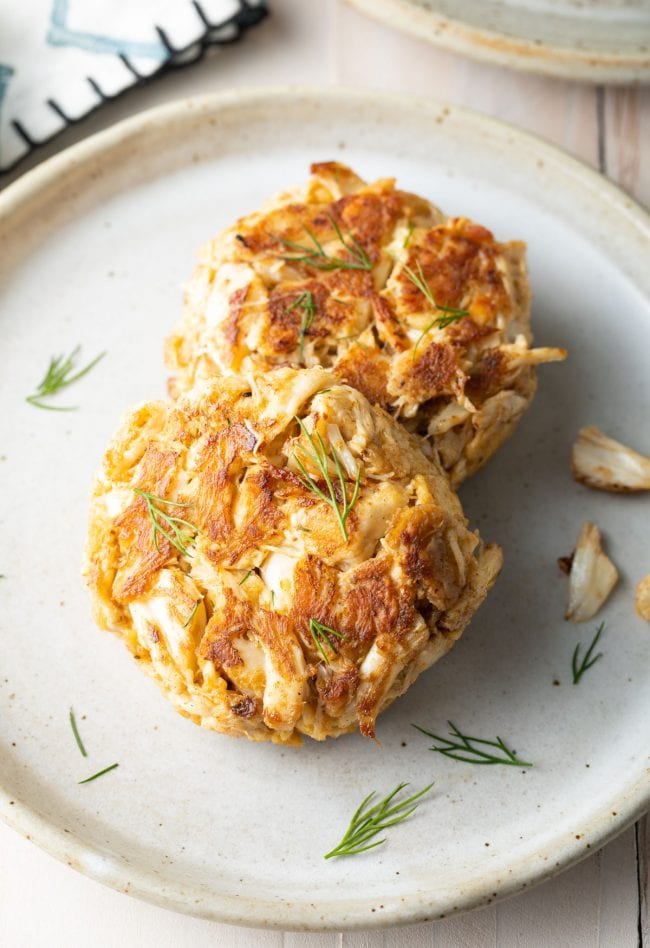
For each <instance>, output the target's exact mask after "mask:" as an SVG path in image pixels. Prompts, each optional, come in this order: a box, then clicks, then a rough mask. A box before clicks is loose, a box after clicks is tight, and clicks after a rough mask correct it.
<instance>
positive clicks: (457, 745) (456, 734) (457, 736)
mask: <svg viewBox="0 0 650 948" xmlns="http://www.w3.org/2000/svg"><path fill="white" fill-rule="evenodd" d="M447 724H448V725H449V727H450V730H451V737H440V736H439V735H438V734H433V733H432V732H431V731H426V730H425V729H424V728H423V727H419V726H418V725H417V724H414V725H413V727H414V728H415V729H416V730H418V731H420V733H421V734H426V736H427V737H431V738H433V740H434V741H437V742H438V743H439V744H441V745H442V746H441V747H436V746H434V747H430V748H429V750H432V751H437V752H438V753H439V754H444V755H445V757H451V758H452V760H462V761H464V762H465V763H467V764H506V765H507V766H510V767H532V766H533V765H532V764H531V763H529V762H528V761H525V760H519V758H518V757H517V756H516V754H515V753H514V751H511V750H510V749H509V748H508V747H506V745H505V743H504V742H503V741H502V740H501V738H500V737H497V739H496V740H494V741H489V740H485V738H482V737H469V735H467V734H461V732H460V731H459V730H458V728H457V727H456V725H455V724H452V723H451V721H447ZM479 745H480V746H479ZM484 747H493V748H495V749H496V750H497V751H498V752H499V755H500V756H499V755H497V754H494V753H490V752H489V751H486V750H483V748H484Z"/></svg>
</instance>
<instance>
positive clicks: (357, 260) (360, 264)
mask: <svg viewBox="0 0 650 948" xmlns="http://www.w3.org/2000/svg"><path fill="white" fill-rule="evenodd" d="M330 223H331V225H332V227H333V228H334V231H335V233H336V236H337V237H338V239H339V242H340V244H341V245H342V246H343V247H344V248H345V249H346V250H347V252H348V253H349V254H350V255H351V257H352V260H345V259H343V258H342V257H333V256H331V255H330V254H328V253H327V251H326V250H325V248H324V247H323V245H322V243H321V242H320V240H319V239H318V237H316V235H315V234H312V232H311V231H310V230H308V228H307V227H305V233H306V234H307V236H308V237H309V240H310V241H311V246H310V245H309V244H299V243H296V241H295V240H287V238H286V237H280V238H279V239H280V242H281V243H283V244H284V246H285V247H288V248H289V250H296V251H298V252H299V255H298V256H290V255H286V256H282V257H281V259H282V260H287V261H290V262H293V263H307V264H309V266H310V267H313V268H314V270H368V271H369V270H372V262H371V260H370V258H369V257H368V254H367V253H366V251H365V250H364V249H363V247H362V246H361V244H360V243H359V241H358V240H357V239H356V238H355V237H353V236H352V235H350V238H349V240H346V239H345V237H344V236H343V234H342V233H341V228H340V227H339V225H338V224H337V223H336V221H335V220H334V218H333V217H330Z"/></svg>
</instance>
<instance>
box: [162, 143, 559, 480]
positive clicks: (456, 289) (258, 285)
mask: <svg viewBox="0 0 650 948" xmlns="http://www.w3.org/2000/svg"><path fill="white" fill-rule="evenodd" d="M311 171H312V176H311V178H310V179H309V180H308V182H307V183H306V184H305V185H303V186H301V187H299V188H295V189H293V190H291V191H287V192H285V193H283V194H280V195H278V196H277V197H275V198H273V199H272V200H271V201H269V202H267V203H266V204H265V205H264V206H263V207H262V209H261V210H260V211H258V212H256V213H253V214H250V215H248V217H244V218H242V219H241V220H239V221H238V222H237V223H236V224H235V226H234V227H230V228H228V229H226V230H225V231H223V233H222V234H221V235H220V236H219V237H217V238H216V239H215V240H213V241H212V242H210V243H208V244H207V245H206V246H205V247H204V248H203V250H202V251H201V255H200V263H199V266H198V267H197V269H196V271H195V273H194V275H193V277H192V279H191V280H190V282H189V283H188V285H187V288H186V296H185V306H184V314H183V317H182V319H181V321H180V323H179V325H178V326H177V327H176V329H175V331H174V332H173V334H172V335H171V336H170V337H169V339H168V340H167V344H166V349H165V358H166V363H167V367H168V369H169V372H170V375H171V379H170V392H171V393H172V395H177V394H179V393H180V392H183V391H186V390H187V389H189V388H191V387H192V385H193V384H194V383H195V382H196V381H197V380H200V379H203V378H208V377H211V376H214V375H229V374H235V373H238V372H265V371H267V370H268V369H269V368H272V367H273V366H279V365H287V364H291V365H304V366H311V365H322V366H325V367H328V368H332V369H333V371H334V372H335V373H336V375H337V376H338V378H339V379H341V380H342V381H345V382H347V383H349V384H350V385H353V386H354V387H355V388H358V389H359V391H361V392H363V394H364V395H366V397H367V398H368V399H370V401H371V402H373V403H374V404H378V405H381V406H382V407H383V408H386V409H387V410H388V411H390V412H391V413H392V414H394V415H395V416H396V417H397V418H398V419H399V420H400V421H401V422H402V423H404V424H405V425H406V427H407V428H408V429H409V430H411V431H413V432H416V433H417V434H420V435H424V436H425V437H427V438H429V439H430V440H431V442H432V443H433V444H434V445H435V447H436V449H437V451H438V453H439V456H440V459H441V462H442V464H443V467H444V468H445V470H446V471H447V472H448V473H449V475H450V477H451V480H452V483H453V484H454V485H456V484H459V483H460V482H461V481H462V480H464V478H466V477H467V476H468V475H470V474H472V473H473V472H474V471H476V470H477V469H478V468H479V467H481V465H482V464H484V463H485V461H487V460H488V458H489V457H490V456H491V455H492V454H493V453H494V452H495V451H496V450H497V448H498V447H499V445H500V444H501V443H502V442H503V441H504V440H505V439H506V438H507V437H508V436H509V435H510V434H511V433H512V431H513V430H514V427H515V425H516V424H517V422H518V420H519V418H520V417H521V416H522V414H523V412H524V411H525V409H526V408H527V407H528V405H529V404H530V401H531V399H532V397H533V395H534V392H535V387H536V375H535V367H536V366H537V365H539V364H541V363H544V362H552V361H557V360H561V359H563V358H564V357H565V355H566V353H565V351H564V350H563V349H557V348H537V349H532V348H530V346H531V341H532V337H531V332H530V312H529V311H530V291H529V287H528V279H527V274H526V261H525V245H524V244H523V243H521V242H518V241H513V242H510V243H505V244H501V243H498V242H497V241H496V240H495V239H494V237H493V235H492V234H491V233H490V231H489V230H487V229H486V228H485V227H482V226H480V225H479V224H475V223H472V222H471V221H469V220H467V219H465V218H450V219H447V218H445V216H444V215H443V214H442V213H441V211H439V210H438V209H437V208H436V207H434V206H433V205H432V204H430V203H429V202H428V201H425V200H424V199H423V198H420V197H417V196H415V195H412V194H408V193H406V192H404V191H400V190H398V189H397V188H396V187H395V183H394V181H393V180H392V179H382V180H379V181H376V182H374V184H366V183H365V182H363V181H362V180H361V179H360V178H359V177H357V175H355V174H354V173H353V172H352V171H351V170H350V169H349V168H346V167H345V166H344V165H340V164H338V163H337V162H324V163H321V164H316V165H312V169H311Z"/></svg>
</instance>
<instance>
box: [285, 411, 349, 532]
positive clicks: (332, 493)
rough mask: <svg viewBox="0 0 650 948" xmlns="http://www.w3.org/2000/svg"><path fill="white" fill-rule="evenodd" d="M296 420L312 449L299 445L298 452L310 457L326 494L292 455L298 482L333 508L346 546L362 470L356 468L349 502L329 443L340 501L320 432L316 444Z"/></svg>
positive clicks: (344, 484) (300, 462) (300, 422)
mask: <svg viewBox="0 0 650 948" xmlns="http://www.w3.org/2000/svg"><path fill="white" fill-rule="evenodd" d="M296 421H297V422H298V424H299V425H300V430H301V432H302V433H303V434H304V436H305V437H306V438H307V440H308V441H309V444H310V445H311V448H312V450H311V451H309V450H308V449H307V448H305V447H304V446H303V445H302V444H301V445H299V447H300V450H301V451H303V452H304V454H305V455H306V456H307V457H308V458H309V460H310V461H311V462H312V463H313V464H314V465H315V466H316V467H317V468H318V470H319V471H320V472H321V474H322V475H323V480H324V481H325V484H326V485H327V494H325V493H324V492H323V491H322V490H321V489H320V487H319V486H318V484H317V483H316V481H315V479H314V478H313V477H312V475H311V474H309V473H308V472H307V470H306V468H305V465H304V464H303V463H302V461H301V460H300V458H299V457H298V456H297V454H296V453H295V452H294V455H293V459H294V461H295V462H296V464H297V465H298V468H299V470H300V473H301V474H302V477H301V479H300V480H301V481H302V483H303V485H304V486H305V487H306V488H307V490H308V491H311V493H312V494H316V496H317V497H320V499H321V500H324V501H325V503H326V504H328V505H329V506H330V507H331V508H332V510H333V511H334V513H335V514H336V518H337V520H338V522H339V526H340V528H341V533H342V534H343V539H344V540H345V542H346V543H347V542H348V530H347V526H346V521H347V519H348V515H349V513H350V511H351V510H352V508H353V507H354V505H355V503H356V502H357V498H358V496H359V487H360V484H361V467H360V466H357V475H356V479H355V482H354V489H353V491H352V496H351V497H350V499H348V491H347V485H346V482H345V475H344V474H343V466H342V464H341V460H340V458H339V456H338V454H337V453H336V449H335V448H334V446H333V445H332V444H330V454H329V456H330V458H331V459H332V461H333V462H334V467H335V468H336V473H337V476H338V481H339V486H340V491H341V499H339V496H338V494H337V492H336V489H335V487H334V484H333V483H332V478H331V477H330V473H329V470H328V455H327V448H326V447H325V442H324V441H323V439H322V437H321V434H320V432H319V431H317V432H316V439H317V441H318V443H316V441H315V440H314V438H313V436H312V435H310V434H309V432H308V431H307V428H306V427H305V424H304V422H303V421H301V420H300V418H298V417H297V416H296Z"/></svg>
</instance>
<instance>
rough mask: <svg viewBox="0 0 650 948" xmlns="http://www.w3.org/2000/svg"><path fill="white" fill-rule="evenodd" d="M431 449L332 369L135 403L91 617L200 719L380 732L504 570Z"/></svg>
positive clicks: (125, 428)
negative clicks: (382, 719) (387, 713)
mask: <svg viewBox="0 0 650 948" xmlns="http://www.w3.org/2000/svg"><path fill="white" fill-rule="evenodd" d="M418 445H419V442H417V440H416V439H414V438H413V436H412V435H410V434H409V433H408V432H406V431H405V430H404V429H403V428H402V427H401V426H400V425H399V424H398V423H397V422H395V421H394V420H393V418H391V417H390V415H388V414H387V413H386V412H385V411H383V410H382V409H380V408H377V407H375V406H372V405H371V404H370V403H369V402H368V400H367V399H366V398H365V396H364V395H362V394H361V393H360V392H359V391H357V390H356V389H354V388H351V387H350V386H348V385H344V384H341V383H340V382H339V380H338V379H337V378H336V376H335V375H334V374H333V373H331V372H328V371H326V370H324V369H322V368H319V367H315V368H311V369H297V370H296V369H292V368H283V369H276V370H274V371H270V372H268V373H267V374H266V375H264V376H261V377H258V378H257V379H253V378H249V379H246V378H244V377H241V376H240V377H236V376H231V377H228V378H224V379H213V380H208V381H206V382H204V383H203V384H201V385H199V386H197V387H196V388H195V389H194V390H193V391H191V392H189V393H188V394H186V395H183V396H181V397H180V398H179V399H178V400H177V401H175V402H171V401H157V402H151V403H147V404H144V405H142V406H140V407H139V408H136V409H134V410H133V411H131V412H129V413H128V414H127V416H126V417H125V419H124V420H123V422H122V425H121V427H120V428H119V430H118V431H117V433H116V435H115V436H114V438H113V441H112V443H111V445H110V447H109V449H108V451H107V453H106V456H105V458H104V462H103V465H102V467H101V470H100V472H99V474H98V476H97V478H96V482H95V486H94V493H93V498H92V503H91V514H90V528H89V536H88V542H87V550H86V564H85V573H86V576H87V580H88V584H89V587H90V590H91V593H92V597H93V603H94V611H95V615H96V618H97V621H98V623H99V624H100V626H101V627H103V628H105V629H110V630H112V631H114V632H116V633H117V634H118V635H119V636H120V637H121V638H122V639H123V640H124V642H125V643H126V645H127V646H128V648H129V649H130V650H131V652H132V653H133V654H134V656H136V657H137V658H138V659H139V665H140V667H142V668H144V669H145V670H147V671H148V672H149V673H150V674H151V675H152V677H153V678H154V679H155V680H156V681H157V683H158V684H159V686H160V687H161V689H162V690H163V692H164V693H165V694H166V696H167V697H168V698H169V700H170V701H171V702H172V703H173V704H174V706H175V707H176V708H177V710H178V711H180V712H181V713H182V714H184V715H186V716H188V717H190V718H191V719H192V720H193V721H195V722H196V723H198V724H201V725H202V726H204V727H206V728H210V729H213V730H216V731H221V732H224V733H227V734H231V735H245V736H247V737H249V738H251V739H253V740H259V741H262V740H272V741H275V742H279V743H290V744H295V743H300V740H301V735H303V734H304V735H309V736H311V737H313V738H316V739H318V740H321V739H324V738H325V737H328V736H337V735H339V734H343V733H345V732H348V731H352V730H354V729H356V728H360V729H361V732H362V733H363V734H364V735H367V736H369V737H372V736H374V734H375V721H376V718H377V715H378V714H379V713H380V711H382V710H383V709H384V708H385V707H386V706H387V705H388V704H390V703H391V702H392V701H393V700H394V699H395V698H397V697H398V696H399V695H400V694H402V693H403V692H404V691H406V689H407V688H408V687H409V686H410V684H411V683H412V682H413V681H414V680H415V678H417V676H418V675H419V674H420V672H422V671H424V670H425V669H426V668H428V667H429V666H430V665H432V664H433V663H434V662H435V661H437V660H438V659H439V658H440V657H441V656H443V655H444V654H445V652H447V651H448V650H449V649H450V648H451V646H452V645H453V643H454V641H455V640H456V639H457V638H458V637H459V636H460V634H461V633H462V631H463V629H464V628H465V626H466V625H467V623H468V622H469V620H470V619H471V617H472V615H473V614H474V612H475V611H476V609H477V608H478V606H479V605H480V603H481V602H482V600H483V599H484V597H485V596H486V594H487V592H488V590H489V589H490V587H491V586H492V584H493V582H494V580H495V578H496V575H497V573H498V571H499V569H500V566H501V551H500V549H499V548H498V547H494V546H488V547H483V546H482V544H481V543H480V540H479V538H478V535H477V534H476V533H473V532H471V531H470V530H469V529H468V528H467V525H466V520H465V517H464V515H463V512H462V509H461V507H460V503H459V501H458V499H457V497H456V496H455V494H454V493H453V491H452V489H451V488H450V486H449V482H448V479H447V477H446V476H445V474H444V472H443V471H442V469H441V468H440V467H439V465H438V464H437V462H433V461H430V460H428V459H427V458H426V457H425V456H424V455H423V454H422V452H421V451H420V450H419V446H418Z"/></svg>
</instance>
